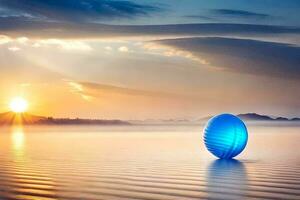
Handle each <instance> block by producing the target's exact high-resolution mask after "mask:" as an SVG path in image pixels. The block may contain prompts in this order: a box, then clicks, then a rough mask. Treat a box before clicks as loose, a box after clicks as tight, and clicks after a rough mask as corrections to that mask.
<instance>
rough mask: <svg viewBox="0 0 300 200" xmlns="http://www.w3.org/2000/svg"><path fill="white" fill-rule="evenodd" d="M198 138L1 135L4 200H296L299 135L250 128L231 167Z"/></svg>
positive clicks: (163, 133)
mask: <svg viewBox="0 0 300 200" xmlns="http://www.w3.org/2000/svg"><path fill="white" fill-rule="evenodd" d="M201 130H202V127H197V126H189V127H182V126H177V127H176V126H172V127H162V126H160V127H151V126H147V127H71V126H70V127H23V128H22V127H11V128H1V129H0V131H1V133H2V134H0V163H1V164H0V199H91V200H92V199H93V200H95V199H109V200H110V199H113V200H114V199H149V200H153V199H164V200H165V199H166V200H168V199H169V200H173V199H180V200H181V199H247V198H255V199H259V198H261V199H299V196H300V192H299V191H300V167H299V166H300V165H299V164H300V155H299V151H298V141H299V139H300V137H299V136H300V131H299V128H298V127H280V128H278V127H276V128H274V127H273V128H272V127H269V128H266V127H254V126H252V127H249V144H248V146H247V147H246V149H245V152H243V153H242V154H241V155H240V156H239V157H238V158H237V160H229V161H228V160H227V161H226V160H217V159H215V158H214V157H213V156H212V155H210V154H209V152H208V151H207V150H206V149H205V147H204V145H203V143H202V133H201ZM282 133H284V134H282Z"/></svg>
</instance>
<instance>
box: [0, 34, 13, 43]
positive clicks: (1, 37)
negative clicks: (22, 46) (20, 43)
mask: <svg viewBox="0 0 300 200" xmlns="http://www.w3.org/2000/svg"><path fill="white" fill-rule="evenodd" d="M11 41H12V39H11V38H10V37H8V36H6V35H0V45H1V44H6V43H9V42H11Z"/></svg>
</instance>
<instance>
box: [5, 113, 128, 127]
mask: <svg viewBox="0 0 300 200" xmlns="http://www.w3.org/2000/svg"><path fill="white" fill-rule="evenodd" d="M12 124H23V125H130V123H129V122H126V121H122V120H105V119H80V118H74V119H71V118H53V117H43V116H36V115H32V114H29V113H20V114H16V113H13V112H6V113H0V125H12Z"/></svg>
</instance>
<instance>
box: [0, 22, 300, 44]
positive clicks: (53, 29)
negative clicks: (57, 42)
mask: <svg viewBox="0 0 300 200" xmlns="http://www.w3.org/2000/svg"><path fill="white" fill-rule="evenodd" d="M0 32H1V33H2V34H6V35H9V36H11V37H23V36H26V37H31V38H39V39H40V38H71V39H73V38H104V37H110V38H112V37H129V36H130V37H131V36H142V37H146V36H212V35H213V36H253V35H263V36H266V35H269V36H273V35H276V34H277V35H278V34H299V33H300V28H297V27H285V26H272V25H256V24H229V23H204V24H171V25H105V24H98V23H76V22H74V23H73V22H49V21H36V20H29V19H26V18H23V17H2V18H1V17H0Z"/></svg>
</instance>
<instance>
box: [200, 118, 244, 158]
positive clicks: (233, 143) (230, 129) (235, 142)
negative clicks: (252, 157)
mask: <svg viewBox="0 0 300 200" xmlns="http://www.w3.org/2000/svg"><path fill="white" fill-rule="evenodd" d="M247 141H248V132H247V128H246V126H245V124H244V122H243V121H242V120H241V119H240V118H238V117H236V116H235V115H232V114H221V115H217V116H215V117H213V118H211V119H210V120H209V121H208V122H207V124H206V127H205V129H204V143H205V146H206V148H207V150H208V151H209V152H211V153H212V154H213V155H215V156H216V157H218V158H225V159H229V158H233V157H235V156H237V155H238V154H240V153H241V152H242V151H243V150H244V148H245V147H246V144H247Z"/></svg>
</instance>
